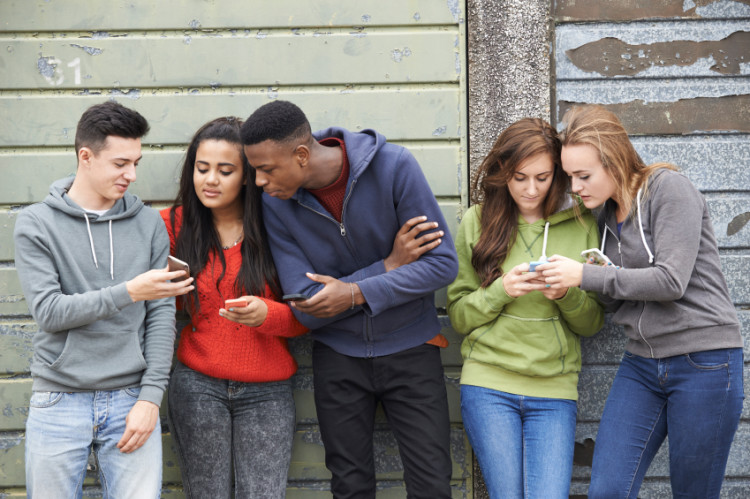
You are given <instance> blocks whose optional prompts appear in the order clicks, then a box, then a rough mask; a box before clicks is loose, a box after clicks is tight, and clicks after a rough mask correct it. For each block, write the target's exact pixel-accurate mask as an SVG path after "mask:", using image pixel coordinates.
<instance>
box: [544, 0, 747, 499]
mask: <svg viewBox="0 0 750 499" xmlns="http://www.w3.org/2000/svg"><path fill="white" fill-rule="evenodd" d="M553 6H554V15H555V22H556V25H555V44H556V48H555V52H554V63H555V69H556V75H555V76H556V86H555V89H556V96H555V104H556V109H555V112H556V118H557V121H558V122H559V121H560V120H561V118H562V116H563V114H564V113H565V111H566V110H567V109H568V108H569V107H571V106H572V105H574V104H576V103H598V104H603V105H605V106H606V107H608V108H609V109H611V110H612V111H614V112H615V113H616V114H617V115H618V116H619V117H620V118H621V120H622V121H623V124H624V125H625V128H626V129H627V130H628V132H629V133H630V134H632V136H633V143H634V145H635V147H636V149H637V150H638V152H639V153H640V154H641V156H642V157H643V159H644V160H645V161H646V162H647V163H654V162H657V161H669V162H672V163H674V164H676V165H678V166H679V167H680V168H681V169H682V171H684V172H685V174H686V175H687V176H688V177H689V178H690V179H691V180H692V182H693V183H694V184H695V185H696V186H697V187H698V188H699V189H700V190H701V191H702V192H703V193H704V195H705V197H706V200H707V201H708V204H709V208H710V212H711V219H712V222H713V225H714V231H715V233H716V237H717V239H718V243H719V247H720V252H721V262H722V268H723V270H724V274H725V276H726V278H727V282H728V284H729V290H730V293H731V296H732V299H733V300H734V303H735V305H736V306H737V311H738V315H739V317H740V322H741V324H742V330H743V336H744V338H745V345H746V350H745V359H746V361H747V360H748V359H749V358H750V357H749V356H748V353H750V313H748V305H750V272H748V267H749V266H750V251H749V250H748V248H750V226H748V221H749V220H750V135H749V134H750V59H749V56H750V23H749V21H748V20H749V19H750V5H749V4H748V2H746V1H742V2H735V1H730V0H720V1H715V0H703V1H697V0H696V1H695V2H693V1H682V0H674V1H658V2H653V1H647V0H635V1H628V2H601V1H597V0H560V1H557V2H553ZM624 343H625V342H624V337H623V335H622V334H621V333H620V332H619V331H616V330H615V328H614V327H613V326H612V325H611V324H608V325H607V326H605V331H604V332H602V333H600V334H599V335H598V336H596V337H594V338H592V339H590V340H586V341H584V346H583V352H584V363H585V366H584V371H583V373H582V376H581V382H580V386H579V389H580V392H581V400H580V402H579V411H578V412H579V426H578V436H577V437H578V438H577V441H578V446H579V449H578V450H579V452H578V453H577V464H578V465H579V466H576V468H575V471H574V483H573V487H572V489H571V490H572V492H573V493H578V494H585V493H586V489H587V484H588V476H589V473H590V468H588V466H590V458H591V452H592V449H593V445H592V444H593V441H594V439H595V437H596V428H597V422H598V418H599V417H600V415H601V412H602V410H603V407H604V401H605V399H606V395H607V392H608V391H609V387H610V385H611V382H612V379H613V377H614V373H615V370H616V367H617V364H618V363H619V359H620V355H621V354H622V351H623V350H624ZM745 380H746V381H745V383H746V387H747V386H748V381H749V380H750V367H749V366H748V364H747V363H746V364H745ZM746 389H747V388H746ZM749 456H750V403H748V402H747V400H746V402H745V407H744V411H743V415H742V421H741V423H740V428H739V430H738V432H737V435H736V436H735V440H734V444H733V447H732V451H731V454H730V457H729V463H728V466H727V470H726V476H727V477H728V478H727V479H726V481H725V483H724V489H723V492H722V497H746V496H747V494H748V487H750V476H748V475H749V472H748V470H749V469H750V466H749V462H750V461H749V459H750V457H749ZM668 476H669V464H668V455H667V448H666V445H665V446H663V447H662V449H661V451H660V452H659V454H658V455H657V456H656V459H655V461H654V463H653V465H652V466H651V468H650V469H649V472H648V474H647V479H646V482H645V483H644V485H643V487H642V489H641V494H640V495H639V497H644V498H646V497H669V496H670V495H671V492H670V487H669V478H668Z"/></svg>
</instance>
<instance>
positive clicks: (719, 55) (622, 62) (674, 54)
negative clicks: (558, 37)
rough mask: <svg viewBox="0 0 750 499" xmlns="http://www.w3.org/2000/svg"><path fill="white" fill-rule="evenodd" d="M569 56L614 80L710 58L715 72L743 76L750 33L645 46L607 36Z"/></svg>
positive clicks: (585, 67) (568, 53) (589, 68)
mask: <svg viewBox="0 0 750 499" xmlns="http://www.w3.org/2000/svg"><path fill="white" fill-rule="evenodd" d="M565 54H566V55H567V56H568V58H569V59H570V61H571V62H572V63H573V64H574V65H575V66H576V67H578V68H579V69H582V70H583V71H588V72H596V73H599V74H600V75H602V76H610V77H611V76H632V75H636V74H638V73H640V72H642V71H646V70H647V69H649V68H651V67H652V66H654V65H657V64H658V65H659V66H662V67H663V66H690V65H692V64H694V63H695V62H696V61H697V60H698V59H701V58H708V57H712V58H713V60H714V65H713V66H711V68H710V69H711V70H712V71H715V72H717V73H721V74H739V73H740V64H743V63H745V64H746V63H748V62H750V61H749V60H748V56H749V55H750V32H749V31H736V32H734V33H732V34H731V35H729V36H727V37H726V38H723V39H721V40H718V41H713V40H706V41H692V40H674V41H669V42H657V43H649V44H641V45H632V44H629V43H626V42H624V41H622V40H620V39H618V38H613V37H606V38H602V39H601V40H596V41H594V42H590V43H587V44H585V45H581V46H580V47H578V48H575V49H571V50H566V51H565Z"/></svg>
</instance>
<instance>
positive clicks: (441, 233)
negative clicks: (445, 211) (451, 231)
mask: <svg viewBox="0 0 750 499" xmlns="http://www.w3.org/2000/svg"><path fill="white" fill-rule="evenodd" d="M435 225H437V224H435ZM439 234H440V235H441V236H443V235H445V232H443V231H442V230H441V231H440V232H439Z"/></svg>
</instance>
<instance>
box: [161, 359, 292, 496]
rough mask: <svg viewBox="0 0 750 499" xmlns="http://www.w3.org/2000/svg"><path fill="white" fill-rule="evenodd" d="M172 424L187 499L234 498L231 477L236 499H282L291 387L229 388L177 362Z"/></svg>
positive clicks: (289, 444) (234, 384)
mask: <svg viewBox="0 0 750 499" xmlns="http://www.w3.org/2000/svg"><path fill="white" fill-rule="evenodd" d="M169 418H170V427H171V430H172V434H173V435H174V439H175V442H176V444H177V448H178V450H179V453H180V463H181V466H182V468H181V469H182V482H183V487H184V489H185V496H186V497H188V498H195V499H203V498H206V497H210V498H212V499H213V498H217V499H218V498H221V499H224V498H229V497H232V478H234V482H235V484H234V489H235V494H234V495H235V497H238V498H239V497H242V498H258V499H271V498H283V497H284V495H285V493H286V479H287V473H288V471H289V463H290V461H291V456H292V439H293V437H294V427H295V420H296V417H295V412H294V399H293V398H292V386H291V382H290V381H288V380H286V381H277V382H269V383H241V382H238V381H228V380H225V379H218V378H213V377H211V376H206V375H205V374H202V373H199V372H197V371H194V370H192V369H190V368H189V367H187V366H185V365H183V364H181V363H178V364H177V366H176V367H175V370H174V373H173V374H172V378H171V379H170V381H169ZM233 469H234V476H233V474H232V470H233Z"/></svg>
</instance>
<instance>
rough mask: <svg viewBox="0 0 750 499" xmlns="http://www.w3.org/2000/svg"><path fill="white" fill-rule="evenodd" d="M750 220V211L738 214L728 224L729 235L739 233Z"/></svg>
mask: <svg viewBox="0 0 750 499" xmlns="http://www.w3.org/2000/svg"><path fill="white" fill-rule="evenodd" d="M748 222H750V212H747V211H746V212H745V213H742V214H740V215H737V216H736V217H734V218H733V219H732V221H731V222H729V224H728V225H727V236H733V235H735V234H737V233H738V232H739V231H741V230H742V228H743V227H744V226H745V225H747V223H748Z"/></svg>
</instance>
